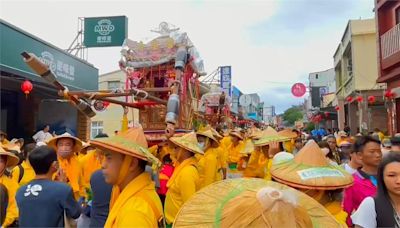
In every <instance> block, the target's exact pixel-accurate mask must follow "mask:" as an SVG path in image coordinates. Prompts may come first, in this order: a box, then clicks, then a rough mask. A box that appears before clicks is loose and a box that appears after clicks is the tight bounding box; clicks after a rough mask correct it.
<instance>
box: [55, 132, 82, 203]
mask: <svg viewBox="0 0 400 228" xmlns="http://www.w3.org/2000/svg"><path fill="white" fill-rule="evenodd" d="M47 144H48V146H50V147H52V148H54V149H55V150H56V151H57V157H58V163H59V166H60V168H59V171H58V172H57V173H56V175H55V177H54V178H55V180H59V181H62V182H65V183H67V184H68V185H69V186H70V187H71V188H72V191H73V192H74V197H75V199H76V200H79V199H80V198H82V197H83V198H85V197H86V189H85V186H84V181H83V176H82V168H81V165H80V163H79V160H78V157H77V155H76V152H77V151H80V150H81V147H82V141H81V140H79V139H78V138H76V137H74V136H72V135H70V134H69V133H64V134H62V135H59V136H57V137H54V138H52V139H50V140H49V142H48V143H47Z"/></svg>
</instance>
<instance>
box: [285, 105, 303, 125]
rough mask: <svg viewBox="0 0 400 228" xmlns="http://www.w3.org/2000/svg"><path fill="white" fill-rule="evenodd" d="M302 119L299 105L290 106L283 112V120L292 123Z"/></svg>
mask: <svg viewBox="0 0 400 228" xmlns="http://www.w3.org/2000/svg"><path fill="white" fill-rule="evenodd" d="M301 119H303V111H302V109H301V107H298V106H292V107H291V108H289V109H287V110H286V111H285V112H284V113H283V120H284V121H286V122H287V123H288V124H290V125H293V124H294V122H296V121H298V120H301Z"/></svg>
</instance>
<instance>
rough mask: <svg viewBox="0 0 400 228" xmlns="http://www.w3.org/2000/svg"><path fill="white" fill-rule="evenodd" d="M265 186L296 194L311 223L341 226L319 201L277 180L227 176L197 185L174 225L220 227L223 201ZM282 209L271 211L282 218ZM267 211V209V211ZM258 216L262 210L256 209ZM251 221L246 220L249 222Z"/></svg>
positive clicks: (320, 225)
mask: <svg viewBox="0 0 400 228" xmlns="http://www.w3.org/2000/svg"><path fill="white" fill-rule="evenodd" d="M265 187H271V188H274V189H278V190H282V191H288V192H289V193H290V195H291V196H292V197H295V198H296V200H297V205H296V206H297V207H300V208H303V209H304V210H303V211H305V212H306V216H308V217H309V219H310V220H311V222H312V227H341V225H340V224H339V223H338V222H337V221H336V220H335V218H334V217H333V216H332V215H331V214H330V213H329V212H328V211H327V210H326V209H325V208H324V207H323V206H322V205H321V204H319V203H318V202H317V201H316V200H314V199H313V198H311V197H309V196H308V195H306V194H304V193H302V192H299V191H297V190H295V189H292V188H290V187H288V186H285V185H282V184H279V183H277V182H273V181H266V180H263V179H258V178H238V179H227V180H224V181H220V182H216V183H214V184H211V185H209V186H207V187H205V188H203V189H201V190H200V191H198V192H197V193H195V194H194V195H193V196H192V197H191V198H190V199H189V200H188V201H187V202H186V203H185V204H184V205H183V206H182V207H181V209H180V211H179V212H178V214H177V216H176V218H175V221H174V227H179V228H180V227H188V228H189V227H210V228H211V227H223V226H222V225H221V223H223V219H224V217H223V216H222V214H223V212H224V210H225V206H226V205H227V204H229V203H234V202H231V200H234V199H235V198H236V197H238V196H240V195H241V194H244V193H246V192H249V191H254V192H257V191H258V190H260V189H262V188H265ZM256 203H257V202H256ZM259 208H261V207H260V205H254V204H253V205H252V206H251V208H250V207H249V208H248V210H252V211H253V212H252V213H259V211H260V210H259ZM244 211H246V210H240V211H239V210H237V211H235V210H233V213H235V214H233V215H232V217H234V218H235V217H238V216H239V215H242V213H244ZM286 212H287V211H276V212H273V213H278V214H279V216H280V217H283V218H284V216H288V215H287V213H286ZM236 213H237V214H236ZM267 213H271V211H269V212H267ZM255 216H258V215H255ZM259 216H262V214H261V213H259ZM251 222H252V221H246V223H249V224H251Z"/></svg>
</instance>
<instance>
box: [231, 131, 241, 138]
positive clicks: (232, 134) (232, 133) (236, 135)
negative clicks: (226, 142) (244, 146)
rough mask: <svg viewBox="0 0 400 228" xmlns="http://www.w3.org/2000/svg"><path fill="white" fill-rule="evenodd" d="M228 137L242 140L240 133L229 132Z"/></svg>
mask: <svg viewBox="0 0 400 228" xmlns="http://www.w3.org/2000/svg"><path fill="white" fill-rule="evenodd" d="M229 135H231V136H235V137H238V138H239V139H242V140H243V136H242V134H240V132H236V131H231V132H229Z"/></svg>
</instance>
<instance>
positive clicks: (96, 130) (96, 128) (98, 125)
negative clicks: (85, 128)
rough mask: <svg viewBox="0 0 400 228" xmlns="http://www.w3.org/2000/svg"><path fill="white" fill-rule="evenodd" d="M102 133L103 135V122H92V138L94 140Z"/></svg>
mask: <svg viewBox="0 0 400 228" xmlns="http://www.w3.org/2000/svg"><path fill="white" fill-rule="evenodd" d="M100 133H103V121H92V126H91V128H90V138H91V139H94V138H95V137H96V136H97V135H98V134H100Z"/></svg>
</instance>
